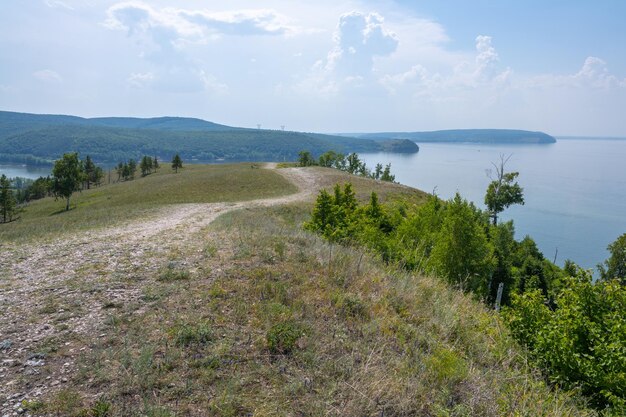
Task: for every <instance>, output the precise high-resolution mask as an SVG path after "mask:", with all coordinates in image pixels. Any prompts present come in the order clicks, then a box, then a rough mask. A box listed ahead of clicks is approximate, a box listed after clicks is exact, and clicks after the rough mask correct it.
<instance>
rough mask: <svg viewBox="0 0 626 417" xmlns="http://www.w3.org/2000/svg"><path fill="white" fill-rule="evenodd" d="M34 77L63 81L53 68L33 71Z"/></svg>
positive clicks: (46, 80)
mask: <svg viewBox="0 0 626 417" xmlns="http://www.w3.org/2000/svg"><path fill="white" fill-rule="evenodd" d="M33 77H35V78H36V79H38V80H40V81H44V82H53V83H60V82H61V81H63V79H62V78H61V76H60V75H59V73H58V72H56V71H53V70H51V69H42V70H39V71H35V72H33Z"/></svg>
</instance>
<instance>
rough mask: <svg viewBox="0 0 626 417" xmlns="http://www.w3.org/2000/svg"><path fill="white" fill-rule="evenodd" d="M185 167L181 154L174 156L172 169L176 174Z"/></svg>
mask: <svg viewBox="0 0 626 417" xmlns="http://www.w3.org/2000/svg"><path fill="white" fill-rule="evenodd" d="M182 167H183V160H182V159H181V158H180V155H179V154H176V155H174V157H173V158H172V169H173V170H174V172H176V173H178V169H179V168H182Z"/></svg>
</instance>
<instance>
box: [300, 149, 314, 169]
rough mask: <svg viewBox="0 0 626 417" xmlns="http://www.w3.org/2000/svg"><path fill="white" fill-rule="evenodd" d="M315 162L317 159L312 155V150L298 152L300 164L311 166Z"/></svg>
mask: <svg viewBox="0 0 626 417" xmlns="http://www.w3.org/2000/svg"><path fill="white" fill-rule="evenodd" d="M314 164H315V160H314V159H313V156H311V152H309V151H300V152H298V165H299V166H301V167H310V166H311V165H314Z"/></svg>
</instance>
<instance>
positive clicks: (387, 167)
mask: <svg viewBox="0 0 626 417" xmlns="http://www.w3.org/2000/svg"><path fill="white" fill-rule="evenodd" d="M380 180H381V181H388V182H394V181H395V180H396V176H395V175H392V174H391V163H388V164H387V165H385V170H384V171H383V174H382V175H381V176H380Z"/></svg>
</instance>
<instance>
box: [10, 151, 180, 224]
mask: <svg viewBox="0 0 626 417" xmlns="http://www.w3.org/2000/svg"><path fill="white" fill-rule="evenodd" d="M159 167H160V164H159V161H158V158H157V157H156V156H155V157H154V158H152V157H150V156H144V157H142V158H141V162H140V163H139V169H140V170H141V175H142V176H146V175H148V174H151V173H153V172H156V170H157V169H158V168H159ZM182 167H183V161H182V159H181V158H180V156H179V155H178V154H176V155H175V156H174V157H173V158H172V169H173V170H174V171H175V172H178V170H179V169H180V168H182ZM115 170H116V172H117V176H118V177H117V178H118V181H119V180H121V179H123V180H129V179H134V177H135V173H136V172H137V162H136V161H135V160H134V159H130V160H128V161H127V162H120V163H119V164H118V165H117V167H116V168H115ZM103 178H104V170H103V169H102V168H101V167H99V166H97V165H96V164H94V162H93V160H92V159H91V157H90V156H89V155H88V156H87V157H85V159H84V160H81V159H80V158H79V157H78V153H76V152H74V153H66V154H64V155H63V156H62V157H61V158H60V159H58V160H57V161H55V163H54V167H53V168H52V176H48V177H39V178H37V179H36V180H29V179H25V178H16V179H14V180H13V181H11V180H9V178H7V177H6V176H5V175H2V177H0V223H7V222H10V221H13V220H15V219H16V215H17V213H18V211H19V205H20V204H23V203H26V202H28V201H31V200H37V199H40V198H44V197H48V196H54V197H55V198H61V199H63V200H65V210H66V211H67V210H69V208H70V198H71V196H72V194H74V193H75V192H76V191H80V190H82V189H90V188H91V187H92V186H94V185H96V186H99V185H101V183H102V180H103Z"/></svg>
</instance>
